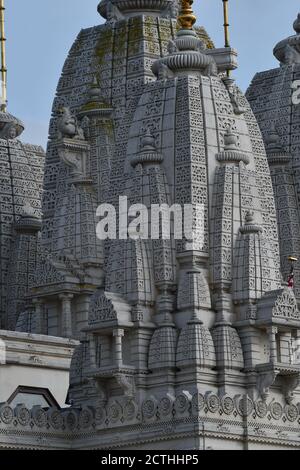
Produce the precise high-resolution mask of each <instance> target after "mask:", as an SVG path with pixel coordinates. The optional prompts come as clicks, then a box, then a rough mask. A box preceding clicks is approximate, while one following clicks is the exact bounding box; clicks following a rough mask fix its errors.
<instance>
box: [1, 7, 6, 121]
mask: <svg viewBox="0 0 300 470" xmlns="http://www.w3.org/2000/svg"><path fill="white" fill-rule="evenodd" d="M4 13H5V6H4V0H0V29H1V30H0V35H1V36H0V43H1V82H2V83H1V85H2V97H1V98H2V103H1V111H2V112H6V108H7V68H6V48H5V41H6V38H5V16H4Z"/></svg>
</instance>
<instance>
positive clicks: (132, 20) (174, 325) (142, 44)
mask: <svg viewBox="0 0 300 470" xmlns="http://www.w3.org/2000/svg"><path fill="white" fill-rule="evenodd" d="M192 3H193V2H192V1H191V0H183V1H182V2H180V9H179V10H180V11H179V22H178V23H179V24H178V26H177V21H176V17H177V15H178V3H177V2H173V1H171V0H160V1H155V2H154V1H153V0H111V1H106V0H104V1H102V2H101V3H100V5H99V8H98V9H99V12H100V13H101V15H102V16H104V18H106V20H107V21H106V23H105V25H102V26H100V27H97V28H93V29H89V30H85V31H82V32H81V33H80V35H79V37H78V38H77V40H76V42H75V44H74V46H73V48H72V49H71V52H70V55H69V57H68V59H67V61H66V64H65V67H64V71H63V75H62V78H61V80H60V82H59V86H58V91H57V96H56V98H55V102H54V108H53V117H52V121H51V128H50V142H49V148H48V154H47V161H46V174H45V196H44V208H43V210H44V219H43V239H42V242H41V248H40V254H39V268H38V270H37V275H36V285H35V287H34V288H33V289H32V290H31V291H30V299H31V302H32V303H31V304H30V306H29V309H28V311H25V312H24V313H23V314H22V315H21V317H20V318H21V320H22V321H21V320H20V323H19V324H20V325H22V328H24V325H27V326H29V325H30V324H31V325H33V328H32V329H31V331H33V332H38V333H44V334H50V335H62V336H67V337H72V338H77V339H79V340H80V341H81V344H80V346H79V347H78V348H77V351H76V352H75V355H74V358H73V363H72V368H71V384H70V390H69V398H70V403H71V404H72V408H71V409H66V410H63V411H62V412H60V413H59V412H55V410H49V411H48V412H46V411H44V410H39V414H38V417H37V410H36V409H35V410H34V411H33V412H32V415H30V414H29V415H28V414H27V417H28V419H27V420H26V422H25V423H24V422H23V423H21V421H20V419H19V421H18V423H19V424H18V423H17V424H16V425H15V427H17V428H18V426H19V427H22V426H23V428H22V429H27V430H29V429H30V426H31V425H32V426H31V428H32V429H31V431H29V432H27V434H26V435H24V437H23V438H24V445H26V444H29V443H31V445H32V442H31V440H30V439H32V437H34V436H35V433H36V432H37V430H36V427H35V426H38V427H39V431H38V432H39V433H40V432H41V429H42V430H43V435H46V436H47V442H46V443H45V445H44V447H52V448H53V447H62V448H69V447H70V445H71V446H72V447H73V448H74V447H75V448H109V449H113V448H119V449H128V448H139V449H149V448H150V449H165V448H168V449H190V450H191V449H195V448H196V449H202V448H204V445H205V446H206V447H210V448H216V449H220V448H221V449H224V448H232V449H245V448H246V449H249V448H260V447H263V448H266V447H269V448H284V447H293V446H294V447H299V446H300V442H299V429H298V428H299V426H298V421H299V403H298V406H297V401H300V400H299V391H298V384H299V374H300V366H299V364H298V361H299V358H298V356H299V355H298V353H297V352H298V349H299V339H298V338H299V330H300V313H299V310H298V306H297V301H296V298H295V295H294V292H293V289H292V288H291V286H290V287H288V286H287V285H286V283H284V282H283V280H282V276H281V273H280V252H279V240H278V232H277V220H276V206H275V199H274V193H273V188H272V179H271V175H270V170H269V166H268V160H267V156H266V152H265V147H264V143H263V139H262V136H261V133H260V130H259V127H258V124H257V121H256V119H255V117H254V114H253V112H252V110H251V108H250V106H249V103H248V102H247V100H246V98H245V97H244V96H243V94H242V93H241V91H240V90H239V89H238V87H237V86H236V85H235V82H234V79H231V78H229V77H228V75H229V74H228V73H227V72H228V70H233V69H235V68H236V66H237V65H236V52H235V50H233V49H231V48H229V47H227V48H223V49H216V48H214V46H213V44H212V43H211V41H210V40H209V38H208V37H207V34H206V33H205V31H204V30H203V29H198V28H194V23H195V21H196V18H195V16H194V14H193V12H192V8H191V5H192ZM273 146H274V142H273ZM119 196H127V197H128V200H129V203H130V204H141V203H142V204H144V205H145V206H146V207H148V208H150V206H151V205H152V204H168V205H171V204H175V203H176V204H179V205H180V206H183V205H184V204H190V205H192V206H193V207H194V208H195V209H196V206H201V207H202V210H203V221H202V227H201V228H202V229H203V230H202V231H201V233H198V232H197V231H196V237H195V238H194V240H192V242H191V241H190V240H175V237H173V238H171V240H164V239H158V240H150V239H142V238H138V239H131V238H128V239H126V240H121V239H120V240H115V241H110V240H108V241H107V242H106V243H103V242H101V241H100V240H98V238H97V237H96V224H97V218H96V208H97V205H99V204H100V203H110V204H115V205H117V204H118V198H119ZM121 215H122V216H123V217H124V214H123V213H122V214H121ZM195 215H196V214H195V211H194V212H193V217H192V220H193V224H194V225H195V227H194V228H195V229H196V218H195ZM29 318H30V319H31V321H26V319H29ZM33 320H34V321H33ZM20 412H21V409H20V408H18V409H17V410H16V411H15V414H16V416H19V414H20ZM22 412H23V415H24V414H26V411H25V410H24V409H22ZM2 416H3V417H4V418H3V419H2ZM11 416H13V411H12V410H11V409H10V408H9V407H8V406H3V407H2V408H0V422H1V420H2V422H3V423H5V427H6V429H7V428H8V429H9V430H10V433H9V436H10V439H12V437H11V436H13V435H14V429H13V426H14V422H16V420H15V421H13V419H11V418H10V417H11ZM30 416H32V418H30ZM5 420H6V421H5ZM17 431H19V428H18V429H17ZM66 433H67V434H66ZM0 435H1V434H0ZM72 437H73V439H71V438H72ZM70 442H71V444H70Z"/></svg>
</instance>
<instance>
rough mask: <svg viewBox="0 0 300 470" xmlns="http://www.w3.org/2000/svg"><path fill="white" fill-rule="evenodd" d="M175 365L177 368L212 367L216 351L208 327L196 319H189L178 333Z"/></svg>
mask: <svg viewBox="0 0 300 470" xmlns="http://www.w3.org/2000/svg"><path fill="white" fill-rule="evenodd" d="M176 365H177V367H179V368H183V367H188V366H198V367H200V368H209V369H212V368H213V367H215V366H216V353H215V347H214V343H213V340H212V337H211V334H210V331H209V329H208V328H207V327H206V326H204V325H203V324H202V322H201V321H199V320H197V319H193V320H191V321H190V322H189V323H188V324H187V326H186V327H185V328H183V329H182V330H181V333H180V335H179V340H178V345H177V352H176Z"/></svg>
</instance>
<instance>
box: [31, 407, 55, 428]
mask: <svg viewBox="0 0 300 470" xmlns="http://www.w3.org/2000/svg"><path fill="white" fill-rule="evenodd" d="M31 414H32V419H33V421H34V424H35V425H36V426H37V427H38V428H43V427H45V426H46V424H47V422H48V417H47V412H46V411H45V410H43V408H42V407H41V406H35V407H34V408H33V409H32V412H31ZM52 419H53V416H52ZM57 419H58V421H59V418H57ZM52 422H53V421H52Z"/></svg>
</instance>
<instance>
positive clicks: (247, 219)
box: [245, 211, 254, 225]
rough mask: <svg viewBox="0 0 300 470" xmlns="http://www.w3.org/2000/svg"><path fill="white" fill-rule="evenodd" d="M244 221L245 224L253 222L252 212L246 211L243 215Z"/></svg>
mask: <svg viewBox="0 0 300 470" xmlns="http://www.w3.org/2000/svg"><path fill="white" fill-rule="evenodd" d="M245 222H246V224H247V225H250V224H253V222H254V212H252V211H248V212H247V214H246V217H245Z"/></svg>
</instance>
